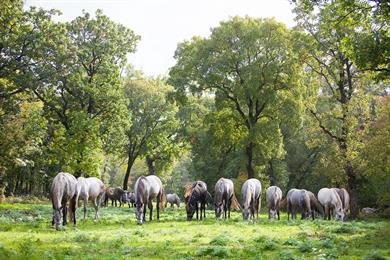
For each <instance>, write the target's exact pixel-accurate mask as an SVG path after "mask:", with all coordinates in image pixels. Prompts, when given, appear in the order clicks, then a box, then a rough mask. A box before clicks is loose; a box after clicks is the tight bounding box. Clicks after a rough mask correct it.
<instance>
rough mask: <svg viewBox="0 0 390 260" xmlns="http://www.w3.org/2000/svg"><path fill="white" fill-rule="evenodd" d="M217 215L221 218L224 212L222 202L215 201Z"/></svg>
mask: <svg viewBox="0 0 390 260" xmlns="http://www.w3.org/2000/svg"><path fill="white" fill-rule="evenodd" d="M214 205H215V217H216V218H219V217H220V216H221V213H222V205H223V204H222V202H218V203H215V204H214Z"/></svg>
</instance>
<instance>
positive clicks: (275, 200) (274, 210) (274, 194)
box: [266, 186, 282, 220]
mask: <svg viewBox="0 0 390 260" xmlns="http://www.w3.org/2000/svg"><path fill="white" fill-rule="evenodd" d="M266 198H267V204H268V219H273V218H275V215H276V214H277V215H278V220H280V212H279V207H280V202H281V200H282V190H281V189H280V188H279V187H277V186H271V187H269V188H268V189H267V191H266Z"/></svg>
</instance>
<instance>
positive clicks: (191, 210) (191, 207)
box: [186, 201, 195, 221]
mask: <svg viewBox="0 0 390 260" xmlns="http://www.w3.org/2000/svg"><path fill="white" fill-rule="evenodd" d="M186 211H187V220H188V221H191V220H192V217H193V216H194V213H195V207H194V205H192V204H191V203H190V201H189V202H187V204H186Z"/></svg>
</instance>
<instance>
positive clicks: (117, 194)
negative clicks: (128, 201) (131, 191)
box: [104, 187, 125, 207]
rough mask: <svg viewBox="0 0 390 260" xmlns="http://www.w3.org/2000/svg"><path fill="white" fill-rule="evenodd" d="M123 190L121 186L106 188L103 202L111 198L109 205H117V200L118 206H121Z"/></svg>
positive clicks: (105, 202)
mask: <svg viewBox="0 0 390 260" xmlns="http://www.w3.org/2000/svg"><path fill="white" fill-rule="evenodd" d="M124 194H125V191H124V190H123V189H122V188H119V187H118V188H107V190H106V194H105V197H104V204H105V205H107V202H108V199H111V206H114V203H115V207H117V203H116V202H117V201H119V207H122V204H123V195H124Z"/></svg>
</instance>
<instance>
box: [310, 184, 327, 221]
mask: <svg viewBox="0 0 390 260" xmlns="http://www.w3.org/2000/svg"><path fill="white" fill-rule="evenodd" d="M307 194H308V195H309V198H310V208H311V217H312V219H313V220H314V218H315V216H314V214H315V212H317V213H318V214H320V215H321V217H324V208H323V207H322V205H321V203H320V202H319V201H318V200H317V198H316V196H315V195H314V193H313V192H311V191H307Z"/></svg>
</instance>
